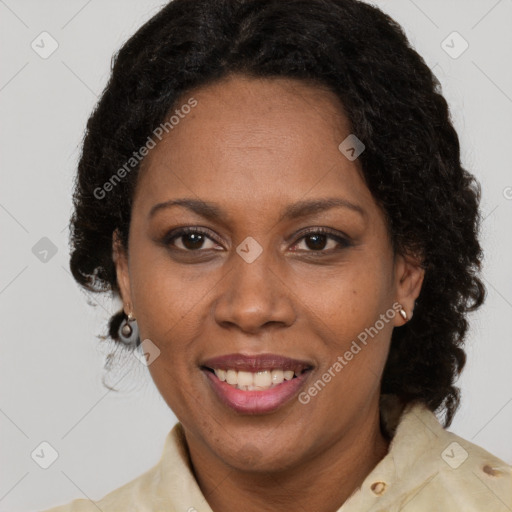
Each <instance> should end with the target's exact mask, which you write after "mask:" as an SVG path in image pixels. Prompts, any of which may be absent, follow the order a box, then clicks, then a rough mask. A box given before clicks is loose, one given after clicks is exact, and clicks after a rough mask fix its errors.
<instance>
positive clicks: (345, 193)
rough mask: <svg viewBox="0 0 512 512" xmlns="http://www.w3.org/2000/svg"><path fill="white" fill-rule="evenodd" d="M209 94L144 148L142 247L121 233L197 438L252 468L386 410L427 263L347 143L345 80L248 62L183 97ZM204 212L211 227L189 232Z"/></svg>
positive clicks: (168, 375) (120, 268)
mask: <svg viewBox="0 0 512 512" xmlns="http://www.w3.org/2000/svg"><path fill="white" fill-rule="evenodd" d="M191 97H193V98H194V99H195V100H196V101H197V104H196V105H195V106H194V107H193V108H190V109H187V108H185V109H183V110H180V114H181V115H180V116H179V122H178V123H175V124H174V126H173V128H172V130H170V131H169V133H168V134H167V135H165V137H164V138H163V139H162V140H161V142H159V143H158V144H157V145H156V147H155V148H154V149H151V150H150V152H149V154H148V155H147V157H146V158H145V160H144V162H143V168H142V169H141V172H140V176H139V181H138V183H137V188H136V193H135V199H134V204H133V211H132V220H131V226H130V236H129V247H128V255H129V258H126V254H125V253H124V252H123V251H122V249H121V248H120V247H119V246H118V245H117V244H114V247H115V251H116V252H115V260H116V266H117V272H118V281H119V284H120V287H121V292H122V296H123V301H124V303H125V305H126V306H125V310H126V311H127V312H129V311H133V313H134V315H135V317H136V318H137V321H138V326H139V331H140V338H141V340H146V339H149V340H151V343H152V344H154V346H156V347H157V348H158V350H159V351H160V353H159V355H158V357H156V358H155V359H154V360H153V361H150V362H151V364H150V365H149V369H150V372H151V375H152V377H153V379H154V381H155V383H156V386H157V387H158V389H159V391H160V393H161V394H162V396H163V398H164V399H165V400H166V402H167V403H168V405H169V406H170V407H171V409H172V410H173V411H174V413H175V414H176V416H177V418H178V419H179V420H180V421H181V423H182V424H183V426H184V428H185V431H186V433H187V439H188V440H189V442H190V443H195V445H196V446H198V447H199V446H200V447H201V450H203V451H204V452H206V453H208V454H209V455H210V456H211V457H215V458H217V459H218V460H222V461H224V462H225V463H226V464H228V465H230V466H231V467H235V468H239V469H242V468H247V467H248V464H250V467H251V469H253V470H261V471H263V470H265V471H268V470H271V469H276V470H277V469H283V468H287V467H292V466H294V465H296V464H300V463H301V462H304V461H305V460H308V458H310V457H314V456H315V454H317V453H320V452H322V451H324V450H326V449H327V448H329V447H330V446H332V445H333V444H334V443H338V442H340V440H345V441H344V442H346V443H349V442H351V440H352V439H355V438H356V436H357V432H360V431H361V427H362V422H364V421H366V420H367V419H368V418H369V417H372V418H374V416H372V414H373V413H374V412H375V410H376V408H377V407H378V397H379V392H380V380H381V375H382V371H383V367H384V364H385V362H386V357H387V354H388V349H389V343H390V338H391V333H392V330H393V328H394V327H395V326H399V325H402V324H403V323H404V320H403V319H402V318H401V317H400V315H398V314H396V313H397V311H396V309H397V307H396V305H395V307H393V304H394V303H396V302H399V303H400V304H401V305H402V306H403V307H404V309H405V310H406V311H407V313H408V315H409V317H410V316H411V312H412V307H413V305H414V300H415V298H416V297H417V296H418V294H419V290H420V287H421V281H422V277H423V271H422V270H421V269H420V268H419V266H418V265H417V264H416V263H414V262H411V261H406V260H405V259H404V258H402V257H401V256H397V257H396V258H394V256H393V252H392V248H391V244H390V239H389V235H388V232H387V228H386V224H385V221H384V216H383V213H382V212H381V211H380V209H379V208H378V207H377V205H376V203H375V201H374V199H373V197H372V195H371V193H370V191H369V190H368V188H367V187H366V185H365V183H364V181H363V179H362V177H361V174H360V170H359V163H358V160H357V159H355V160H350V159H348V158H347V157H346V156H345V154H344V153H342V152H341V151H340V149H339V148H338V146H339V145H340V143H341V142H342V141H343V140H344V139H345V138H346V137H347V136H348V135H349V134H350V127H349V125H348V122H347V120H346V118H345V116H344V115H343V111H342V106H341V105H340V104H339V102H338V100H337V98H336V97H335V96H334V95H333V94H331V93H329V92H326V91H323V90H321V89H319V88H317V87H313V86H310V85H307V84H305V83H303V82H299V81H293V80H285V79H258V80H257V79H251V78H246V77H242V76H236V75H235V76H232V77H230V78H229V79H227V80H224V81H222V82H218V83H216V84H214V85H209V86H206V87H203V88H199V89H197V90H195V91H194V92H193V93H191V94H189V95H186V96H184V98H183V101H182V102H181V103H180V104H179V105H182V104H187V101H188V100H189V99H190V98H191ZM192 103H193V101H191V102H190V103H189V104H192ZM178 109H180V107H179V106H178ZM189 110H190V112H189V113H188V114H185V113H184V112H185V111H187V112H188V111H189ZM347 154H348V155H350V153H347ZM177 200H180V201H185V200H186V201H189V207H187V206H185V205H183V204H182V205H171V204H170V202H171V201H177ZM327 200H329V201H331V204H330V205H329V204H327ZM201 202H204V203H205V204H203V203H201ZM324 202H325V203H326V204H322V203H324ZM206 203H207V204H206ZM313 203H314V204H313ZM157 205H158V206H157ZM201 205H202V206H201ZM308 205H309V207H308ZM315 205H316V206H315ZM198 206H201V207H200V208H199V207H198ZM155 207H156V208H155ZM188 227H193V228H194V229H195V230H198V231H200V232H201V234H200V235H198V234H190V233H189V234H183V233H182V234H181V235H180V234H178V235H177V236H175V235H176V233H177V232H178V231H179V230H180V229H182V228H188ZM322 230H324V232H322ZM319 231H320V233H319ZM307 232H309V233H307ZM365 330H366V331H365ZM370 333H371V334H370ZM365 334H366V336H365ZM363 340H364V341H363ZM146 343H147V342H146ZM151 347H153V345H151ZM357 347H359V350H358V348H357ZM152 350H154V349H153V348H152V349H150V350H149V352H150V353H151V351H152ZM156 353H157V351H155V354H156ZM350 354H351V355H350ZM225 355H234V357H233V358H227V359H223V360H219V361H211V360H212V358H217V357H221V356H225ZM261 355H263V356H265V357H260V358H258V357H259V356H261ZM243 356H247V358H244V357H243ZM276 356H281V357H283V358H286V359H279V358H278V357H276ZM251 357H253V359H251ZM290 360H291V361H290ZM206 367H208V368H209V369H208V368H206ZM215 369H217V370H225V371H226V372H227V373H226V374H225V376H226V378H228V381H230V382H231V384H228V383H227V382H225V381H224V382H223V381H222V379H223V378H224V374H223V373H222V371H220V372H219V371H218V372H217V374H218V376H217V375H216V374H215V373H213V372H212V370H215ZM293 369H295V370H296V371H297V374H299V376H297V377H294V378H292V379H291V380H287V379H289V378H290V373H287V372H289V371H290V370H292V371H293ZM304 369H306V371H305V372H304V373H301V372H302V371H303V370H304ZM227 370H229V371H227ZM236 370H239V373H236ZM256 370H259V373H256ZM272 370H274V371H272ZM329 377H330V378H329ZM235 379H239V380H235ZM283 379H284V381H283V382H282V383H281V384H279V382H280V381H282V380H283ZM319 381H320V382H319ZM272 382H274V385H273V386H272V387H270V388H269V389H267V388H268V386H269V385H270V384H271V383H272ZM237 383H238V386H237ZM315 383H316V387H315ZM244 385H249V386H250V385H253V386H258V385H259V386H261V389H260V388H257V389H253V390H251V389H247V388H244V387H243V386H244ZM240 386H242V389H238V387H240ZM311 390H313V391H311ZM315 390H316V391H315ZM255 455H257V457H255Z"/></svg>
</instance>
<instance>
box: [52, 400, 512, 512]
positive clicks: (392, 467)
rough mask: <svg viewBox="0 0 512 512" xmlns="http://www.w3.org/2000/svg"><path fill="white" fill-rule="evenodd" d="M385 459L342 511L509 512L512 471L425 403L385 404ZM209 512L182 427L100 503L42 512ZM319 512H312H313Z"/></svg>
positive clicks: (77, 503) (79, 502)
mask: <svg viewBox="0 0 512 512" xmlns="http://www.w3.org/2000/svg"><path fill="white" fill-rule="evenodd" d="M382 403H383V404H384V405H381V414H382V419H383V421H384V425H385V427H386V430H387V431H388V432H389V433H390V435H392V436H393V438H392V440H391V443H390V446H389V450H388V453H387V454H386V456H385V457H384V458H383V459H382V460H381V461H380V462H379V463H378V464H377V465H376V466H375V467H374V469H373V470H372V471H371V472H370V473H369V474H368V475H367V477H366V478H365V480H364V481H363V483H362V485H361V486H360V487H359V488H358V489H356V490H355V491H354V493H353V494H352V495H351V496H350V497H349V498H348V500H346V501H345V503H344V504H343V505H342V506H341V507H340V508H339V509H338V512H366V511H372V512H398V511H401V512H459V511H460V512H476V511H478V512H511V511H512V467H511V466H510V465H509V464H507V463H505V462H504V461H502V460H500V459H498V458H497V457H495V456H494V455H492V454H490V453H488V452H487V451H485V450H484V449H483V448H480V447H479V446H476V445H474V444H472V443H470V442H469V441H466V440H465V439H462V438H461V437H459V436H457V435H455V434H453V433H451V432H449V431H447V430H445V429H443V427H442V426H441V424H440V423H439V421H438V420H437V418H436V416H435V415H434V414H433V413H432V412H431V411H430V410H429V409H427V408H426V407H425V406H424V405H422V404H411V405H409V406H407V407H406V408H405V409H404V410H403V411H402V412H401V410H397V409H396V404H395V402H394V401H393V399H391V400H389V401H386V400H384V401H383V402H382ZM98 510H99V511H101V512H135V511H137V512H212V509H211V508H210V506H209V505H208V502H207V501H206V499H205V498H204V496H203V494H202V492H201V490H200V488H199V486H198V484H197V481H196V480H195V478H194V476H193V473H192V470H191V464H190V459H189V455H188V449H187V445H186V442H185V437H184V435H183V427H182V425H181V423H177V424H176V425H175V426H174V427H173V428H172V430H171V431H170V432H169V434H168V436H167V439H166V441H165V447H164V451H163V454H162V456H161V458H160V461H159V462H158V463H157V464H156V465H155V466H154V467H153V468H151V469H150V470H148V471H147V472H145V473H143V474H142V475H141V476H139V477H137V478H135V479H134V480H132V481H130V482H128V483H127V484H125V485H123V486H122V487H120V488H119V489H116V490H114V491H112V492H110V493H109V494H107V495H106V496H105V497H103V499H101V500H99V501H96V502H95V503H93V502H91V501H89V500H87V499H77V500H74V501H72V502H71V503H69V504H67V505H63V506H59V507H56V508H52V509H49V510H47V511H45V512H98ZM312 512H315V511H312Z"/></svg>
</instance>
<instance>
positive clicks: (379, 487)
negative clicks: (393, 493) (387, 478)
mask: <svg viewBox="0 0 512 512" xmlns="http://www.w3.org/2000/svg"><path fill="white" fill-rule="evenodd" d="M370 489H371V490H372V491H373V493H374V494H376V495H377V496H380V495H381V494H382V493H383V492H384V491H385V490H386V483H385V482H374V483H373V484H372V486H371V487H370Z"/></svg>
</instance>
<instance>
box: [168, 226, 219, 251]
mask: <svg viewBox="0 0 512 512" xmlns="http://www.w3.org/2000/svg"><path fill="white" fill-rule="evenodd" d="M180 239H181V241H180V242H179V243H176V241H179V240H180ZM207 241H210V242H212V243H213V244H214V245H215V242H214V241H213V240H212V239H211V238H210V237H209V236H208V234H207V233H206V232H204V231H201V230H200V229H195V228H183V229H180V230H178V231H174V232H172V233H170V234H169V235H167V236H166V237H165V239H164V243H165V245H170V246H173V247H176V248H177V249H181V250H183V251H189V252H193V251H198V250H200V249H203V250H207V249H213V247H204V244H205V242H207ZM180 245H181V246H180Z"/></svg>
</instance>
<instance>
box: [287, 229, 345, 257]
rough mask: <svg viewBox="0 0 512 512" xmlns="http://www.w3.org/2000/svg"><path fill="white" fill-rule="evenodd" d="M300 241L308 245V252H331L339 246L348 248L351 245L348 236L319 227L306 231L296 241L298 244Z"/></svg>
mask: <svg viewBox="0 0 512 512" xmlns="http://www.w3.org/2000/svg"><path fill="white" fill-rule="evenodd" d="M301 241H303V242H301ZM329 242H330V243H329ZM299 243H304V245H305V247H306V249H304V250H305V251H306V252H326V253H330V252H332V251H335V250H336V249H337V248H346V247H349V246H350V242H349V241H348V240H347V239H346V238H344V237H342V236H339V235H337V234H333V233H332V232H331V231H328V230H325V229H319V228H317V229H315V230H311V231H310V232H308V233H306V234H305V235H304V236H302V237H301V238H300V239H299V240H298V241H297V242H296V245H298V244H299ZM294 250H303V249H294Z"/></svg>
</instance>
